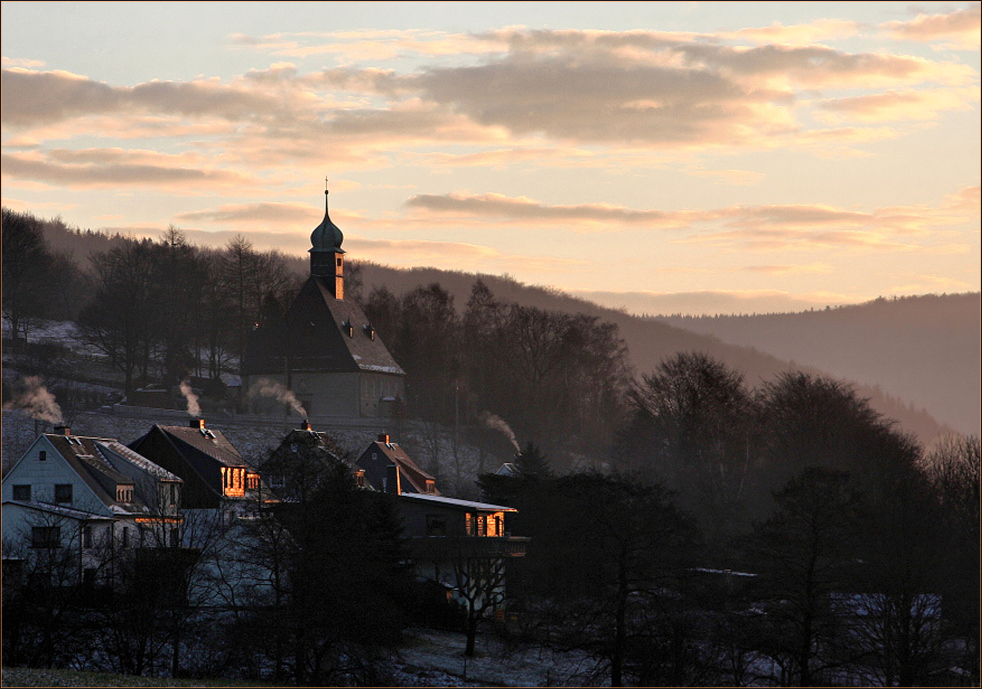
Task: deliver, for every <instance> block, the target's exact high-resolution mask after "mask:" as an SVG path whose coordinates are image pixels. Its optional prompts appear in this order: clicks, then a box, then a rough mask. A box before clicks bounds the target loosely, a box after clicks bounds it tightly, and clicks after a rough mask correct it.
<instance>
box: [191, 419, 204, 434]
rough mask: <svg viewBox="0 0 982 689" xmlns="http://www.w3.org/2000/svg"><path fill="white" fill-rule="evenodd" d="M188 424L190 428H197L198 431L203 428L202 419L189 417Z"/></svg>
mask: <svg viewBox="0 0 982 689" xmlns="http://www.w3.org/2000/svg"><path fill="white" fill-rule="evenodd" d="M189 425H190V426H191V428H197V429H198V430H199V431H203V430H205V420H204V419H191V421H190V423H189Z"/></svg>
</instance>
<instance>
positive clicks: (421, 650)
mask: <svg viewBox="0 0 982 689" xmlns="http://www.w3.org/2000/svg"><path fill="white" fill-rule="evenodd" d="M465 642H466V639H465V636H464V635H463V634H461V633H455V632H444V631H436V630H431V629H416V630H413V631H412V632H411V634H410V640H409V641H408V642H407V644H406V645H405V647H404V648H402V649H401V650H400V651H399V658H400V662H399V663H398V665H399V667H398V668H397V669H396V670H395V673H394V674H395V676H396V680H397V681H398V682H399V683H400V684H401V685H402V686H492V687H494V686H508V687H540V686H582V684H583V679H584V675H585V674H586V673H587V672H588V671H589V670H590V669H592V666H593V660H592V659H591V658H589V657H588V656H586V655H585V654H581V653H560V652H557V651H553V650H550V649H548V648H543V647H529V646H520V647H511V646H509V645H508V644H506V643H504V642H503V641H501V640H500V639H497V638H495V637H494V636H491V635H486V634H482V635H479V636H478V639H477V655H476V656H475V657H474V658H465V657H464V645H465Z"/></svg>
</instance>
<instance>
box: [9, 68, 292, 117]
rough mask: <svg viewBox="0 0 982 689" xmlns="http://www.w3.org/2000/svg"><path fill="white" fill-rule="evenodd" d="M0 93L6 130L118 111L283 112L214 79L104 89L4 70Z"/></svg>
mask: <svg viewBox="0 0 982 689" xmlns="http://www.w3.org/2000/svg"><path fill="white" fill-rule="evenodd" d="M0 94H2V98H3V101H4V110H3V121H4V125H5V126H9V127H28V126H36V125H39V124H48V123H51V122H57V121H61V120H65V119H69V118H73V117H84V116H88V115H100V114H106V113H120V112H131V113H132V112H155V113H168V114H174V115H181V116H185V117H202V116H205V115H210V116H218V117H222V118H224V119H227V120H231V121H243V120H252V119H255V118H256V117H260V116H262V115H263V114H264V113H265V114H277V115H283V114H284V113H285V112H286V109H285V108H284V107H283V105H282V104H281V103H280V102H278V101H277V100H276V99H274V98H271V97H268V96H266V95H265V94H262V93H257V92H254V91H253V92H250V91H246V90H243V89H239V88H234V87H230V86H228V85H225V84H222V83H220V82H218V81H216V80H199V81H193V82H184V83H181V82H170V81H150V82H145V83H142V84H138V85H136V86H133V87H125V86H109V85H108V84H104V83H101V82H96V81H92V80H91V79H89V78H87V77H84V76H80V75H77V74H72V73H70V72H65V71H61V70H56V71H50V72H36V71H32V70H27V69H22V68H13V69H4V70H3V80H2V85H0Z"/></svg>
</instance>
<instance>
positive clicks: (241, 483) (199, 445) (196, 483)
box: [130, 419, 262, 514]
mask: <svg viewBox="0 0 982 689" xmlns="http://www.w3.org/2000/svg"><path fill="white" fill-rule="evenodd" d="M130 448H132V449H133V450H134V451H135V452H137V453H139V454H141V455H143V456H145V457H148V458H149V459H150V460H152V461H153V462H154V463H155V464H158V465H160V466H161V467H164V468H165V469H167V470H168V471H170V472H172V473H174V474H176V475H177V476H180V477H181V478H182V479H184V509H185V510H199V509H206V510H215V509H219V508H223V509H226V510H227V511H229V513H230V514H236V513H245V512H247V511H248V510H249V509H250V507H251V505H252V504H253V503H255V502H256V501H257V500H259V499H260V497H261V488H262V487H261V483H260V480H259V473H258V472H257V471H256V470H255V469H253V468H252V467H251V466H250V465H249V464H248V463H247V462H246V461H245V459H243V458H242V455H241V454H239V451H238V450H237V449H236V448H235V446H234V445H233V444H232V443H231V442H230V441H229V440H228V438H226V437H225V435H224V434H223V433H222V432H221V431H219V430H215V429H211V428H208V427H207V426H206V425H205V420H204V419H192V420H191V421H190V423H189V424H188V425H187V426H161V425H154V426H153V427H152V428H151V429H150V431H149V432H147V433H146V435H144V436H142V437H140V438H139V439H137V440H135V441H133V442H132V443H130Z"/></svg>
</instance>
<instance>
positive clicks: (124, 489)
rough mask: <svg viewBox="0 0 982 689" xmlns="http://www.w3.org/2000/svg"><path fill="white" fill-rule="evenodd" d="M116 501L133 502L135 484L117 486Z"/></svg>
mask: <svg viewBox="0 0 982 689" xmlns="http://www.w3.org/2000/svg"><path fill="white" fill-rule="evenodd" d="M116 502H123V503H129V502H133V486H127V485H121V486H116Z"/></svg>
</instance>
